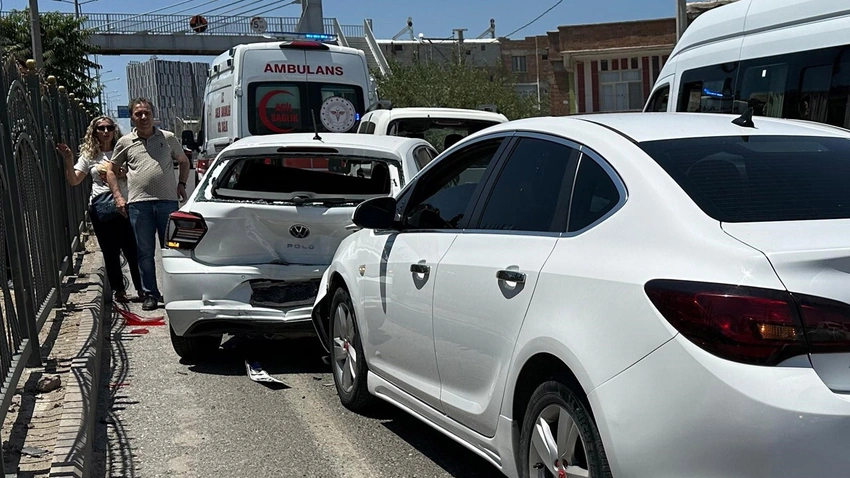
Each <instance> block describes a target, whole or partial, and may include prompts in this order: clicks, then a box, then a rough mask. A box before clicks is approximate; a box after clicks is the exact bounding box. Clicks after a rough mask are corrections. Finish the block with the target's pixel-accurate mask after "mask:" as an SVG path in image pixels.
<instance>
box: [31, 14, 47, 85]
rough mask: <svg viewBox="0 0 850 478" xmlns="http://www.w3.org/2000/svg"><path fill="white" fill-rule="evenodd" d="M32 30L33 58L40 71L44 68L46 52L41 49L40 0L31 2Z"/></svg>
mask: <svg viewBox="0 0 850 478" xmlns="http://www.w3.org/2000/svg"><path fill="white" fill-rule="evenodd" d="M30 30H31V31H32V56H33V59H34V60H35V67H36V68H37V69H38V70H42V69H43V68H44V50H42V47H41V18H40V17H39V16H38V0H30Z"/></svg>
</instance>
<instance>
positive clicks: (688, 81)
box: [676, 62, 738, 113]
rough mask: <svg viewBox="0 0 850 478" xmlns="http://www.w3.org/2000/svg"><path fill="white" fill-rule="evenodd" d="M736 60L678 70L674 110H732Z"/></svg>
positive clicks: (721, 111) (736, 71) (728, 111)
mask: <svg viewBox="0 0 850 478" xmlns="http://www.w3.org/2000/svg"><path fill="white" fill-rule="evenodd" d="M737 75H738V63H737V62H733V63H723V64H721V65H712V66H707V67H703V68H696V69H693V70H688V71H686V72H684V73H682V89H681V92H680V94H679V103H678V108H677V109H676V110H677V111H687V112H691V113H693V112H701V113H732V104H733V100H734V95H735V81H736V77H737Z"/></svg>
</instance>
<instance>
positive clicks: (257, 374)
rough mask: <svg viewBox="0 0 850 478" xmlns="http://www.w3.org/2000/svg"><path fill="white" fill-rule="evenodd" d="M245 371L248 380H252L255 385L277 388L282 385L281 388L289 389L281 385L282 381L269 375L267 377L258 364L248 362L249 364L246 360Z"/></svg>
mask: <svg viewBox="0 0 850 478" xmlns="http://www.w3.org/2000/svg"><path fill="white" fill-rule="evenodd" d="M245 370H247V371H248V378H250V379H251V380H253V381H255V382H257V383H263V384H272V385H277V386H281V385H282V386H283V387H286V388H289V387H288V386H287V385H286V384H285V383H283V382H282V381H280V380H278V379H276V378H274V377H272V376H271V375H269V373H268V372H266V371H265V370H263V366H262V365H260V363H259V362H250V363H249V362H248V361H247V360H246V361H245Z"/></svg>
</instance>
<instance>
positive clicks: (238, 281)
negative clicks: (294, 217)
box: [162, 249, 326, 336]
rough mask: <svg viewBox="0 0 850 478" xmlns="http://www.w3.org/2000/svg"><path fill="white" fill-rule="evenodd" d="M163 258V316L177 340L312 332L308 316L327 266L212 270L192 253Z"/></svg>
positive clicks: (169, 254)
mask: <svg viewBox="0 0 850 478" xmlns="http://www.w3.org/2000/svg"><path fill="white" fill-rule="evenodd" d="M162 255H163V258H162V263H163V269H164V271H165V274H164V281H163V282H164V286H165V287H164V289H163V291H164V295H165V311H166V313H167V315H168V319H169V323H170V325H171V327H172V329H174V332H175V333H176V334H177V335H179V336H187V335H217V334H222V333H231V334H233V333H286V334H295V335H301V334H302V333H303V334H313V333H314V331H313V326H312V323H311V320H310V314H311V311H312V304H313V302H314V301H315V297H316V293H317V291H318V285H319V280H320V279H321V277H322V274H323V273H324V271H325V269H326V267H322V266H310V265H278V264H258V265H250V266H214V265H208V264H203V263H200V262H197V261H195V260H194V259H193V258H192V256H191V254H190V253H189V252H188V251H177V250H170V249H164V250H163V251H162Z"/></svg>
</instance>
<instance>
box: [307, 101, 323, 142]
mask: <svg viewBox="0 0 850 478" xmlns="http://www.w3.org/2000/svg"><path fill="white" fill-rule="evenodd" d="M310 116H312V117H313V131H315V132H316V136H313V139H315V140H316V141H321V140H322V137H321V136H319V125H317V124H316V111H315V110H312V109H311V110H310Z"/></svg>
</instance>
